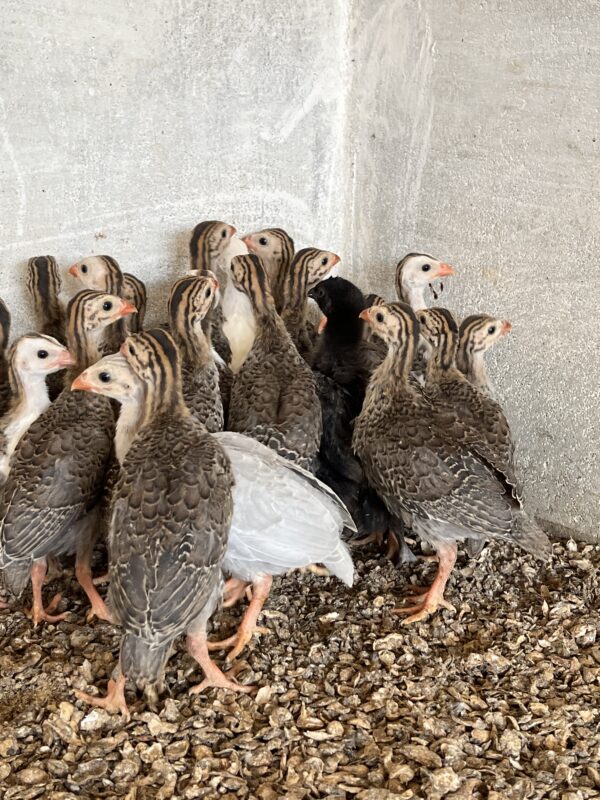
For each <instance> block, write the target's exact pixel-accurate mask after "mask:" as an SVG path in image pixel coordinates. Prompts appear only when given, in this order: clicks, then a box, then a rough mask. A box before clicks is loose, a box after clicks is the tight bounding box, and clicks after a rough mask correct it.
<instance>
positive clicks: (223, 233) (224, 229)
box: [221, 228, 227, 239]
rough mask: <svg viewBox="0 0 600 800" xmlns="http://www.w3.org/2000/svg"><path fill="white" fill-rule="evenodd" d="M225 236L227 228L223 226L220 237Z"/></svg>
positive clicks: (223, 237)
mask: <svg viewBox="0 0 600 800" xmlns="http://www.w3.org/2000/svg"><path fill="white" fill-rule="evenodd" d="M226 236H227V228H223V230H222V231H221V239H225V237H226Z"/></svg>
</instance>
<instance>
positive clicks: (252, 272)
mask: <svg viewBox="0 0 600 800" xmlns="http://www.w3.org/2000/svg"><path fill="white" fill-rule="evenodd" d="M230 272H231V278H232V280H233V285H234V286H235V287H236V289H239V290H240V291H241V292H244V294H245V295H246V296H247V297H248V298H249V299H250V302H251V303H252V307H253V309H254V313H255V314H256V315H257V316H259V317H274V316H276V311H275V303H274V300H273V295H272V293H271V287H270V285H269V279H268V278H267V273H266V271H265V268H264V267H263V265H262V262H261V260H260V258H259V257H258V256H257V255H254V253H248V255H244V256H234V257H233V258H232V259H231V268H230Z"/></svg>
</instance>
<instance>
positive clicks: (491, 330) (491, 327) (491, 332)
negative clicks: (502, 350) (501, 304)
mask: <svg viewBox="0 0 600 800" xmlns="http://www.w3.org/2000/svg"><path fill="white" fill-rule="evenodd" d="M488 333H489V334H490V336H491V335H492V334H493V333H496V326H495V325H490V327H489V328H488Z"/></svg>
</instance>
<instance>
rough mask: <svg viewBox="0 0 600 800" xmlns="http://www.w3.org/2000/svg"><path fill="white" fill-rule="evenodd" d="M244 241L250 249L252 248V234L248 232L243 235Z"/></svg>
mask: <svg viewBox="0 0 600 800" xmlns="http://www.w3.org/2000/svg"><path fill="white" fill-rule="evenodd" d="M242 242H243V243H244V244H245V245H246V247H247V248H248V250H252V234H251V233H247V234H246V236H242Z"/></svg>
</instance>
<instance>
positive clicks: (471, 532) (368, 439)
mask: <svg viewBox="0 0 600 800" xmlns="http://www.w3.org/2000/svg"><path fill="white" fill-rule="evenodd" d="M362 317H363V319H365V321H366V322H367V323H368V324H369V325H371V326H372V327H373V330H374V331H375V332H376V333H377V334H378V335H379V336H380V337H381V338H382V339H383V340H384V341H385V342H386V344H387V347H388V355H387V356H386V358H385V360H384V361H383V363H382V364H381V366H380V367H378V368H377V370H376V371H375V372H374V373H373V376H372V378H371V381H370V383H369V386H368V388H367V393H366V396H365V402H364V405H363V409H362V411H361V413H360V415H359V417H358V418H357V420H356V423H355V427H354V437H353V444H354V448H355V450H356V452H357V454H358V456H359V458H360V459H361V463H362V465H363V469H364V470H365V473H366V475H367V478H368V480H369V482H370V483H371V485H372V486H373V487H374V488H375V489H376V491H377V493H378V495H379V496H380V497H381V499H382V500H383V501H384V503H385V504H386V506H387V508H388V509H389V510H390V512H391V513H392V514H394V515H396V516H402V514H403V512H404V513H408V514H409V515H410V518H411V527H412V530H413V531H414V532H415V533H416V534H417V535H418V536H419V537H420V538H421V539H423V540H424V541H425V542H427V544H429V545H430V546H431V547H433V548H434V549H435V551H436V553H437V556H438V559H439V565H438V572H437V575H436V578H435V580H434V582H433V584H432V586H431V587H430V588H429V589H428V590H427V591H425V592H424V593H423V594H422V596H421V597H420V601H419V602H417V604H416V605H413V606H411V607H406V608H402V609H398V612H399V613H403V614H408V615H409V616H408V617H407V619H406V620H405V622H406V623H409V622H415V621H418V620H422V619H424V618H426V617H427V616H428V615H429V614H431V613H433V612H434V611H435V610H436V609H437V608H438V607H439V606H443V607H446V608H448V607H450V605H449V603H448V602H447V601H446V600H445V599H444V589H445V586H446V583H447V581H448V578H449V576H450V573H451V571H452V567H453V566H454V563H455V561H456V553H457V543H458V542H459V541H463V540H465V539H470V538H473V539H483V540H485V539H503V540H505V541H510V542H513V543H515V544H518V545H520V546H521V547H523V548H524V549H525V550H527V551H528V552H531V553H532V554H533V555H535V556H536V557H538V558H540V559H542V560H546V559H547V558H548V556H549V554H550V552H551V550H550V543H549V541H548V539H547V537H546V535H545V534H544V533H543V532H542V531H541V530H540V529H539V528H537V526H536V525H535V523H533V521H531V520H524V518H523V515H522V513H521V509H520V506H519V503H518V501H516V500H515V498H514V497H513V496H512V493H511V492H510V491H508V490H507V487H506V486H505V484H504V483H503V482H502V480H500V479H499V477H498V475H497V472H496V470H495V469H494V467H493V466H492V465H491V464H489V463H488V462H487V461H486V460H485V459H484V458H482V457H481V456H479V454H478V453H477V452H476V451H475V449H474V448H472V447H470V446H469V444H468V441H465V439H466V437H465V435H464V426H463V425H462V424H461V421H460V418H459V417H458V415H456V414H452V412H450V411H447V410H444V411H445V415H444V416H445V418H444V424H441V422H440V416H439V414H438V412H437V410H436V411H435V413H434V411H433V409H432V406H431V404H430V402H429V401H428V400H427V398H426V397H425V396H424V395H423V394H422V393H421V392H420V391H419V390H418V389H417V388H415V387H414V385H412V384H411V382H410V380H409V374H410V370H411V366H412V363H413V360H414V355H415V349H416V345H417V341H418V339H419V323H418V321H417V318H416V317H415V314H414V312H413V311H412V309H411V308H410V307H409V306H408V305H406V304H404V303H388V304H386V305H383V306H375V307H373V308H371V309H367V310H365V311H363V312H362Z"/></svg>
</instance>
